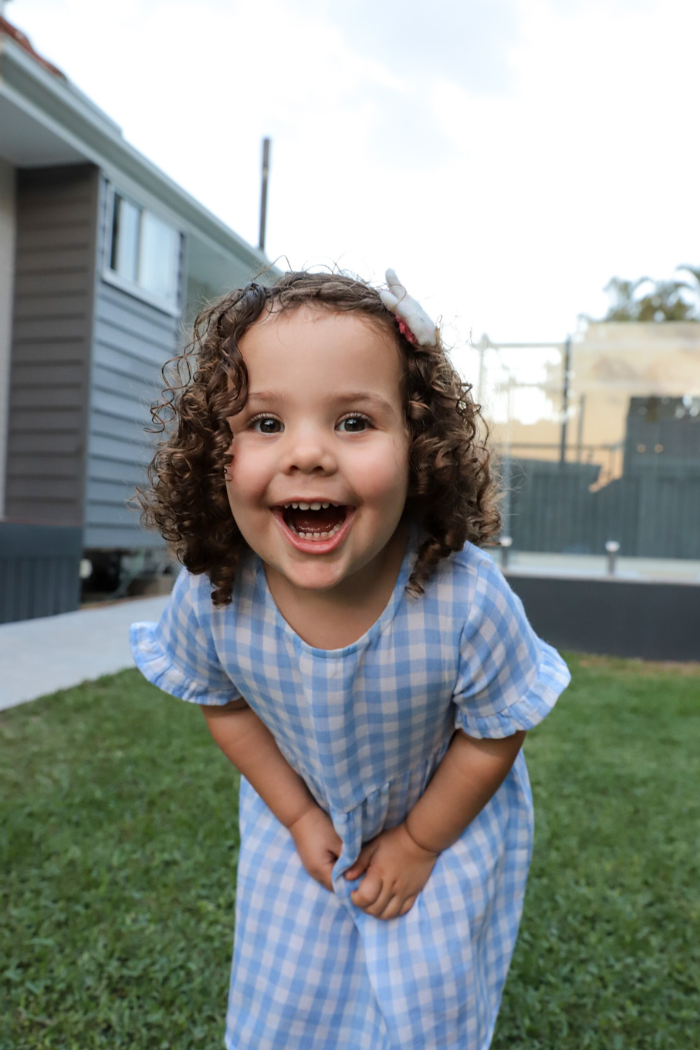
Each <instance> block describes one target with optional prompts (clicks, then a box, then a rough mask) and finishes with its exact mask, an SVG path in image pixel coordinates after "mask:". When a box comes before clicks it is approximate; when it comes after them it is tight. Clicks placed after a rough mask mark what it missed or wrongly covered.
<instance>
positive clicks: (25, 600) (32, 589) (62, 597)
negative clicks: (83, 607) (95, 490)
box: [0, 521, 83, 623]
mask: <svg viewBox="0 0 700 1050" xmlns="http://www.w3.org/2000/svg"><path fill="white" fill-rule="evenodd" d="M82 549H83V530H82V529H80V528H73V527H71V526H63V525H34V524H30V523H24V522H11V521H0V623H10V622H12V621H13V620H32V619H34V618H36V617H37V616H53V615H54V614H55V613H62V612H71V611H72V610H74V609H77V608H78V601H79V597H80V558H81V555H82Z"/></svg>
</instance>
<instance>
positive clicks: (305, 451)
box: [282, 427, 337, 474]
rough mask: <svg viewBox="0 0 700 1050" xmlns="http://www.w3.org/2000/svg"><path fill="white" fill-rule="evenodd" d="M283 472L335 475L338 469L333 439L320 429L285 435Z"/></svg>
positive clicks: (308, 429)
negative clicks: (332, 445)
mask: <svg viewBox="0 0 700 1050" xmlns="http://www.w3.org/2000/svg"><path fill="white" fill-rule="evenodd" d="M285 436H286V437H287V440H286V441H285V443H284V450H283V457H282V470H283V471H284V473H285V474H293V473H295V472H296V471H299V472H300V473H302V474H333V473H334V472H335V470H336V469H337V464H336V459H335V455H334V454H333V451H332V448H331V441H332V439H331V438H330V437H329V436H328V435H326V434H325V433H324V432H321V431H320V430H318V429H315V428H314V429H310V428H306V427H305V428H304V429H303V430H298V431H296V432H294V431H292V432H290V433H288V435H285Z"/></svg>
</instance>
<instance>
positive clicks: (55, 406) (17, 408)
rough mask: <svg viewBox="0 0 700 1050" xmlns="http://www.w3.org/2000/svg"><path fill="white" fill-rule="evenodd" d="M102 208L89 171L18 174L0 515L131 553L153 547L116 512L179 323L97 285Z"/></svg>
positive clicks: (136, 464) (144, 444)
mask: <svg viewBox="0 0 700 1050" xmlns="http://www.w3.org/2000/svg"><path fill="white" fill-rule="evenodd" d="M108 202H109V194H108V193H107V184H106V181H105V179H104V178H103V176H102V175H101V173H100V172H99V170H98V169H97V168H96V167H93V166H92V165H81V166H79V167H66V168H59V169H40V170H36V171H20V172H19V173H18V207H17V213H18V216H17V271H16V285H15V313H14V328H13V341H12V342H13V351H12V366H11V377H10V404H11V409H10V420H9V435H8V476H7V503H6V514H7V517H8V518H11V519H14V520H25V521H31V522H36V523H45V524H60V525H73V526H81V527H83V529H84V535H83V544H84V547H85V548H86V549H88V550H89V549H96V548H108V549H118V548H121V549H125V550H134V549H137V548H141V547H160V546H162V545H163V541H162V539H161V537H160V536H158V535H156V534H152V533H147V532H144V531H143V530H142V529H141V528H140V525H139V517H138V514H137V513H136V512H134V511H133V510H131V509H129V508H128V507H127V505H126V501H127V500H128V499H129V498H130V496H131V495H132V494H133V490H134V486H135V485H136V484H138V483H140V482H142V481H143V480H144V477H145V464H146V462H147V461H148V459H149V458H150V453H149V439H148V436H147V435H146V434H145V433H144V428H145V427H147V426H148V425H149V424H150V412H149V405H150V404H151V402H152V401H153V400H155V398H156V397H157V395H158V394H159V392H160V389H161V385H162V384H161V368H162V366H163V364H164V363H165V361H167V360H168V359H169V358H171V357H172V356H173V355H174V354H175V353H177V350H178V347H179V345H180V343H181V336H180V321H179V318H177V317H174V316H172V315H171V314H169V313H167V312H165V311H163V310H160V309H158V307H156V306H154V305H152V304H151V303H149V302H146V301H144V300H142V299H141V298H138V297H136V296H132V295H130V294H129V293H128V292H126V291H123V290H122V289H120V288H118V287H115V286H114V285H112V284H111V283H109V282H108V281H105V280H104V279H103V276H102V274H103V269H104V267H105V265H106V252H107V251H108V248H109V241H110V236H109V235H110V231H109V226H108V224H109V215H108V213H107V210H108ZM184 240H185V239H184V238H182V244H183V251H184ZM181 262H182V260H181ZM182 271H183V267H182V265H181V273H182Z"/></svg>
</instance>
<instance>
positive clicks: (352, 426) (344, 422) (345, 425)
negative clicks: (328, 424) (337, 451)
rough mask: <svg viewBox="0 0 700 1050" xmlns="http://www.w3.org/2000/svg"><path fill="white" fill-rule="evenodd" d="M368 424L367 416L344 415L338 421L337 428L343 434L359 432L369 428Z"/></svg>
mask: <svg viewBox="0 0 700 1050" xmlns="http://www.w3.org/2000/svg"><path fill="white" fill-rule="evenodd" d="M369 425H370V423H369V419H367V416H358V415H355V416H346V417H345V419H341V421H340V423H338V430H340V431H342V432H343V433H344V434H361V433H362V432H363V431H364V430H368V429H369Z"/></svg>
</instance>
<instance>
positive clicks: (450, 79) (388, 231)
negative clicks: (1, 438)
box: [6, 0, 700, 341]
mask: <svg viewBox="0 0 700 1050" xmlns="http://www.w3.org/2000/svg"><path fill="white" fill-rule="evenodd" d="M6 15H7V17H9V19H10V20H11V21H12V22H13V23H14V24H15V25H17V26H18V27H19V28H21V29H22V30H23V31H24V32H25V33H27V35H28V36H29V37H30V39H31V40H32V42H33V44H34V46H35V47H36V48H37V49H38V50H39V51H40V52H41V53H42V54H44V55H45V56H46V57H47V58H49V59H50V60H51V61H53V62H54V63H55V64H56V65H58V66H59V67H60V68H61V69H62V70H63V71H64V72H65V73H66V74H67V76H68V77H69V78H70V79H71V80H73V82H74V83H75V84H76V85H77V86H78V87H80V88H81V89H82V90H83V91H85V92H86V93H87V94H88V95H89V96H90V97H91V98H92V99H93V100H94V101H95V102H96V103H97V104H98V105H100V106H101V107H102V108H103V109H104V110H106V112H107V113H108V114H109V115H110V116H111V117H112V118H113V119H114V120H116V121H117V122H118V123H119V124H120V125H121V126H122V128H123V130H124V135H125V137H126V138H127V139H128V140H129V141H130V142H131V143H133V144H134V145H135V146H136V147H137V148H138V149H140V150H141V151H142V152H143V153H145V154H146V155H147V156H148V157H149V158H150V159H151V160H153V161H154V162H155V163H156V164H158V165H159V166H160V167H161V168H162V169H163V170H164V171H165V172H167V173H168V174H169V175H170V176H172V177H173V178H174V179H175V180H176V181H177V182H179V183H180V184H181V185H182V186H183V187H184V188H185V189H187V190H188V191H189V192H190V193H192V194H193V195H194V196H195V197H197V198H198V199H199V200H200V201H202V203H203V204H205V205H206V206H207V207H208V208H210V209H211V210H212V211H213V212H214V213H215V214H216V215H218V216H219V217H220V218H221V219H223V220H224V221H225V222H226V223H228V224H229V225H230V226H231V227H233V229H235V230H236V231H237V232H238V233H239V234H241V235H242V236H243V237H245V238H246V239H247V240H249V241H252V242H255V241H256V240H257V224H258V206H259V165H260V140H261V138H262V136H263V135H270V136H272V139H273V153H272V171H271V183H270V200H269V213H268V244H267V248H268V254H269V255H270V256H271V257H273V258H275V257H278V256H280V257H286V258H287V259H288V260H289V262H290V263H291V265H292V266H293V267H295V268H296V267H301V266H305V265H313V264H317V263H330V262H338V263H340V264H341V265H343V266H346V267H349V268H351V269H354V270H355V271H356V272H359V273H361V274H362V275H363V276H365V277H369V278H372V279H375V280H380V279H381V278H382V277H383V273H384V270H385V269H386V267H387V266H393V267H394V268H395V269H396V270H397V271H398V273H399V276H400V277H401V278H402V279H403V280H404V282H405V283H406V284H407V285H408V287H409V290H410V291H411V292H412V293H413V294H414V295H416V296H418V297H419V298H421V299H422V301H423V302H424V304H425V305H426V307H427V308H428V310H429V311H431V312H432V313H433V314H435V315H442V317H443V318H444V320H445V321H446V322H448V323H449V325H450V328H449V329H448V331H449V332H451V333H452V338H453V339H454V340H455V341H459V340H465V339H466V338H468V336H469V333H470V331H471V332H472V333H473V336H474V338H475V339H478V338H479V337H480V335H481V333H482V332H484V331H486V332H488V334H489V335H490V336H491V338H492V339H495V340H512V341H530V340H560V339H563V338H564V337H565V336H566V334H567V332H570V331H571V330H573V328H574V327H575V325H576V318H577V315H578V314H580V313H584V312H585V313H592V314H594V315H600V314H602V313H603V312H604V311H605V308H606V302H607V300H606V297H605V295H604V294H603V292H602V288H603V286H604V285H605V284H606V282H607V280H608V279H609V277H610V276H612V275H613V274H618V275H620V276H625V277H637V276H641V275H642V274H649V275H651V276H653V277H668V276H671V275H672V272H673V269H674V267H675V266H676V265H678V264H680V263H686V262H690V263H694V264H695V265H698V264H700V215H699V212H698V162H699V160H700V148H699V145H698V102H697V97H698V93H697V70H698V57H697V44H698V39H700V3H698V0H606V2H597V0H430V2H427V0H424V2H417V0H345V2H344V3H338V2H337V0H266V2H265V3H264V4H263V3H256V2H252V3H251V2H247V3H242V2H238V0H196V2H195V0H121V2H119V3H106V2H104V0H102V2H100V3H97V2H95V0H12V3H8V5H7V8H6Z"/></svg>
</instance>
